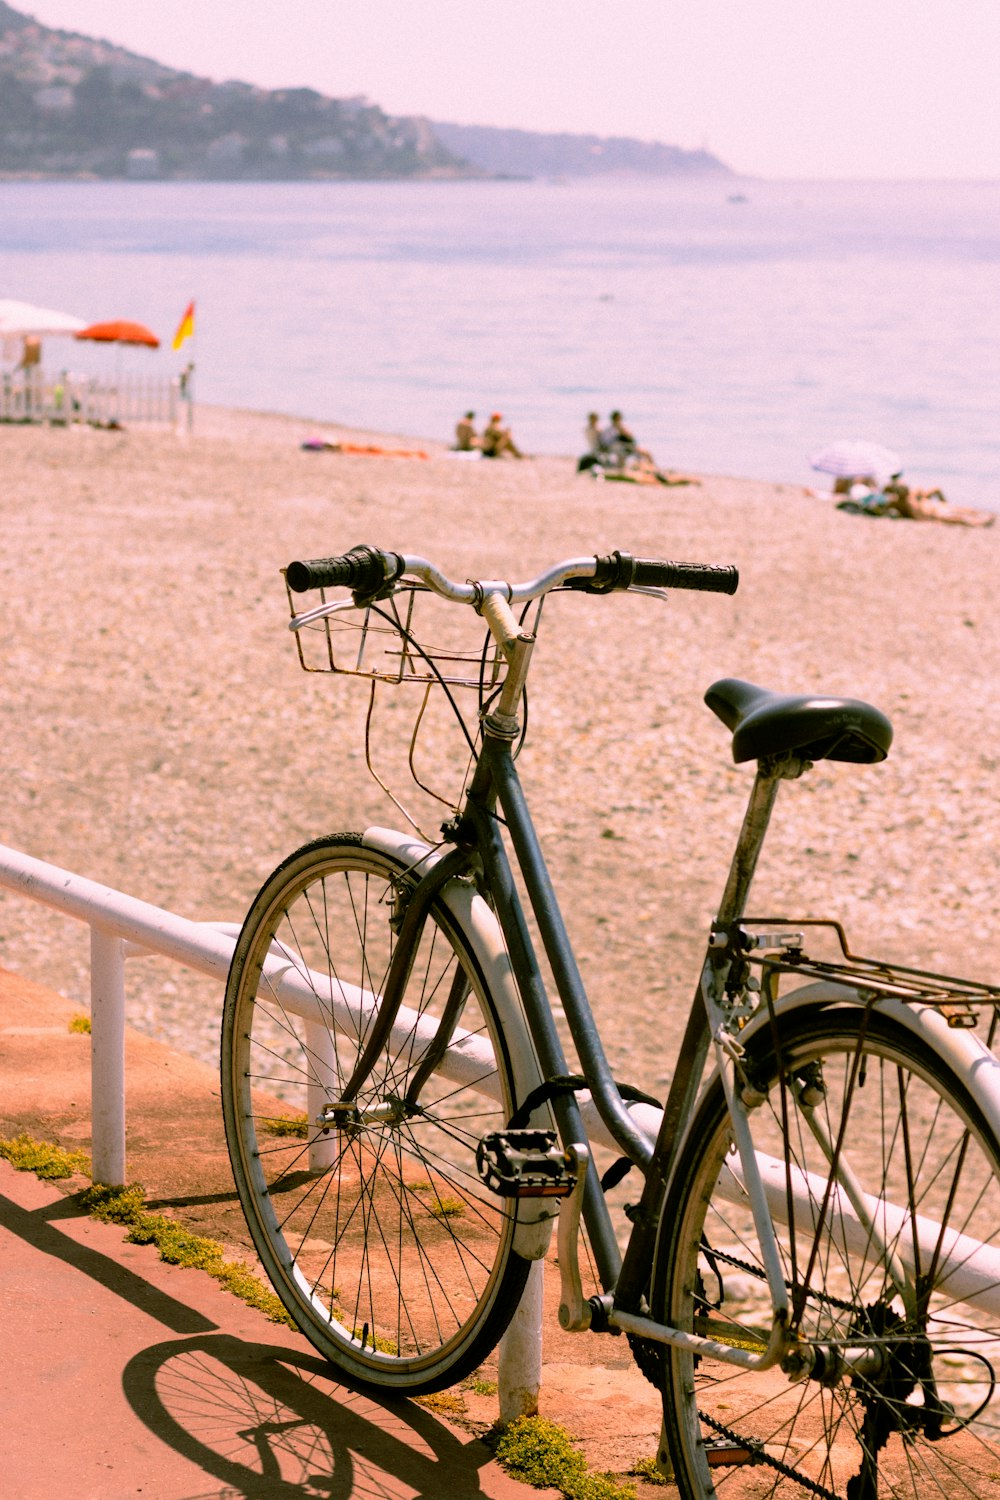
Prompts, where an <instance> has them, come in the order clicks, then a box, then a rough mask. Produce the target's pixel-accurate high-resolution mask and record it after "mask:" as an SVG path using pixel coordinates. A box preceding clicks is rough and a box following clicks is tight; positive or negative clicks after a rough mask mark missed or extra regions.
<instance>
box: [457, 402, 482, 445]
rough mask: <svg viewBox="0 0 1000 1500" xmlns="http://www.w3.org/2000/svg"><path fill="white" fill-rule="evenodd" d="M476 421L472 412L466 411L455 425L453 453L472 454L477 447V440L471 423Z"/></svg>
mask: <svg viewBox="0 0 1000 1500" xmlns="http://www.w3.org/2000/svg"><path fill="white" fill-rule="evenodd" d="M475 420H476V414H475V412H474V411H467V412H466V413H465V416H464V417H462V418H460V420H459V421H458V422H456V424H455V452H456V453H472V452H474V451H475V449H477V448H478V447H479V438H478V437H477V435H476V429H475V427H474V426H473V423H474V422H475Z"/></svg>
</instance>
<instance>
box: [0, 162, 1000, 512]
mask: <svg viewBox="0 0 1000 1500" xmlns="http://www.w3.org/2000/svg"><path fill="white" fill-rule="evenodd" d="M0 297H12V298H18V299H21V300H25V301H30V302H37V303H40V304H42V305H43V306H47V307H54V308H58V309H60V310H62V311H67V312H71V313H74V314H76V315H77V316H79V317H82V318H84V319H86V320H88V321H97V320H101V319H105V318H112V317H126V318H132V319H138V320H139V321H141V322H143V323H146V324H148V325H149V326H150V327H152V328H153V329H154V331H156V332H157V333H158V334H159V336H160V337H161V339H163V340H164V347H163V348H162V349H160V350H159V351H155V352H152V351H147V350H143V349H132V350H127V351H118V352H117V354H116V355H114V356H112V354H111V353H110V352H109V351H108V350H107V349H101V348H96V347H90V346H85V345H83V344H76V343H73V342H72V341H70V340H50V341H49V342H48V344H47V346H46V348H45V351H44V353H45V363H46V365H47V366H48V367H49V368H52V367H53V366H54V365H58V366H61V367H65V368H68V369H71V370H81V371H82V372H85V371H88V370H93V369H95V368H97V369H99V368H101V365H102V361H103V362H104V367H105V368H107V362H108V361H109V360H110V359H112V358H113V357H114V358H116V359H117V360H119V361H120V362H122V363H124V365H125V367H126V368H127V369H128V370H131V371H134V372H136V373H141V374H154V373H156V374H163V373H171V372H174V371H176V370H178V369H179V368H180V367H181V365H182V364H185V363H187V361H188V360H189V359H192V360H193V361H194V363H195V367H196V368H195V373H194V382H195V393H196V399H198V400H201V401H205V402H211V403H217V404H223V405H229V406H237V407H243V408H250V409H254V410H262V411H263V410H267V411H280V412H287V413H291V414H293V415H297V416H300V417H301V418H302V419H303V431H304V434H305V435H307V434H308V423H309V422H310V421H323V422H332V423H335V424H343V425H344V426H346V427H352V428H366V429H375V430H379V431H385V432H391V433H394V434H402V435H408V436H411V437H414V438H425V439H427V438H433V439H441V440H448V439H449V438H450V435H451V433H452V430H453V427H454V423H455V421H456V419H457V417H458V416H459V415H460V413H462V412H464V411H465V410H467V409H473V410H475V411H476V412H477V414H478V419H479V420H480V421H484V420H485V419H486V418H487V417H488V416H489V413H490V412H491V411H493V410H497V411H501V412H502V413H503V414H504V416H505V419H506V421H507V422H508V423H509V424H510V426H511V428H512V430H513V432H514V436H515V438H516V439H517V441H518V443H519V444H520V446H521V447H522V448H523V449H525V450H526V451H527V452H529V453H554V454H565V455H567V456H573V455H575V454H577V453H578V452H580V451H581V449H582V429H583V426H584V420H585V417H586V414H587V412H588V411H591V410H595V411H598V412H600V413H601V414H602V416H604V415H606V414H607V412H608V411H609V410H610V409H611V408H612V407H619V408H620V409H621V410H622V411H623V412H624V414H625V417H626V420H627V422H628V424H629V426H630V427H631V428H632V429H633V431H634V432H635V433H636V435H637V437H638V438H639V439H640V441H641V442H642V443H643V444H644V445H645V446H647V447H648V448H650V449H651V450H652V451H653V453H654V454H655V456H656V458H657V460H658V461H659V462H660V463H661V464H663V465H665V466H670V467H674V468H679V469H692V470H696V471H699V472H707V473H716V474H732V475H742V476H746V477H751V478H761V479H769V480H777V481H784V482H789V483H795V484H810V483H818V484H820V485H822V484H824V483H825V482H826V481H824V480H823V479H822V478H821V477H820V476H817V475H815V474H814V473H813V472H812V470H811V468H810V464H809V458H810V456H811V455H812V454H814V453H815V452H816V451H817V450H818V449H820V448H821V447H822V446H823V445H825V444H827V443H829V442H831V441H833V440H835V439H839V438H851V439H863V440H869V441H874V442H878V443H879V444H882V445H885V446H888V447H889V448H891V449H894V450H895V451H896V452H897V453H898V454H899V455H900V461H901V463H902V466H903V469H904V473H905V474H906V476H907V477H908V478H909V479H910V480H911V482H913V483H917V484H921V483H933V484H940V485H941V486H942V488H943V489H944V490H945V492H946V494H948V495H949V497H952V498H954V499H956V500H958V501H961V502H963V503H969V504H979V505H984V506H988V507H991V508H994V509H1000V183H993V182H948V183H943V182H840V181H836V182H818V181H817V182H790V181H780V182H774V181H761V180H756V179H754V180H750V179H740V178H729V177H713V178H706V179H699V180H697V181H686V180H682V179H640V178H635V179H628V180H619V179H600V178H591V179H587V180H548V181H543V180H533V181H489V182H487V181H482V182H412V181H410V182H364V183H360V182H310V183H302V182H295V183H292V182H289V183H266V184H265V183H224V182H220V183H155V182H130V183H126V182H122V183H86V182H68V183H52V182H18V183H13V182H7V183H0ZM192 299H193V300H194V301H195V304H196V336H195V338H194V340H193V341H191V342H188V343H187V344H185V345H184V347H183V349H182V350H181V351H180V352H179V353H175V352H173V351H172V349H171V348H170V341H171V339H172V336H173V333H174V330H175V328H176V326H177V324H178V322H179V321H180V318H181V315H182V313H183V311H184V309H185V307H186V306H187V304H188V302H189V301H191V300H192Z"/></svg>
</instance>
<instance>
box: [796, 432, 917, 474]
mask: <svg viewBox="0 0 1000 1500" xmlns="http://www.w3.org/2000/svg"><path fill="white" fill-rule="evenodd" d="M809 463H810V465H811V466H812V468H814V469H817V470H818V471H819V472H820V473H821V474H833V475H834V476H835V477H836V478H838V479H865V478H868V477H869V476H870V477H871V478H873V479H888V478H889V476H890V474H898V473H899V471H900V469H901V468H902V467H903V465H902V461H901V460H900V457H899V454H898V453H895V452H893V450H892V449H891V448H883V446H882V444H881V443H871V442H867V441H865V440H863V439H851V438H839V439H838V440H837V442H835V443H828V444H827V445H826V447H825V448H820V449H819V451H818V452H817V453H814V454H813V455H812V457H811V458H810V459H809Z"/></svg>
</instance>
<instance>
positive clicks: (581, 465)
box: [576, 411, 611, 474]
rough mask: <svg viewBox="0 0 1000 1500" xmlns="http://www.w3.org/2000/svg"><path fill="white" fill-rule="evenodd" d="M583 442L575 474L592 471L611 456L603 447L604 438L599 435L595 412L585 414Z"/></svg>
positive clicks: (598, 418)
mask: <svg viewBox="0 0 1000 1500" xmlns="http://www.w3.org/2000/svg"><path fill="white" fill-rule="evenodd" d="M583 441H584V443H585V444H586V447H585V449H584V452H583V454H582V456H581V457H580V458H579V460H578V461H577V465H576V472H577V473H578V474H582V473H584V472H585V471H586V470H587V469H593V468H594V467H595V466H596V465H602V464H603V463H604V462H605V460H606V459H608V460H610V458H611V455H610V454H609V453H608V452H607V449H606V448H605V446H604V438H603V436H602V433H601V418H600V414H599V413H598V412H596V411H590V412H588V413H587V425H586V427H585V428H584V429H583Z"/></svg>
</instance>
